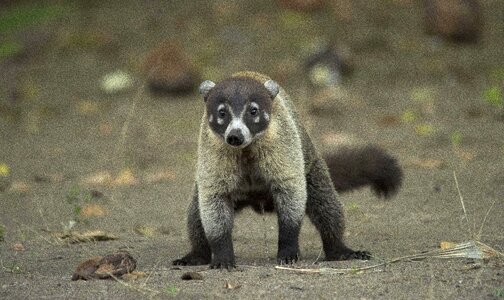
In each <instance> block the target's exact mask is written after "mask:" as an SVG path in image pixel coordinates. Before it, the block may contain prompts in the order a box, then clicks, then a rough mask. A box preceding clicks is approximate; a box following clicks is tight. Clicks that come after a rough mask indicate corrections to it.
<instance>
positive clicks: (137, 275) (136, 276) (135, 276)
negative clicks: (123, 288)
mask: <svg viewBox="0 0 504 300" xmlns="http://www.w3.org/2000/svg"><path fill="white" fill-rule="evenodd" d="M144 277H147V273H145V272H139V271H133V272H131V273H126V274H124V275H123V276H122V277H121V279H122V280H124V281H127V282H131V281H135V280H138V279H140V278H144Z"/></svg>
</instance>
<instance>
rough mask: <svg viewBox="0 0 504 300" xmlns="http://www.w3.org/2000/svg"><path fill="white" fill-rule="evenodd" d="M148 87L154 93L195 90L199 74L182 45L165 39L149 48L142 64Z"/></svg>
mask: <svg viewBox="0 0 504 300" xmlns="http://www.w3.org/2000/svg"><path fill="white" fill-rule="evenodd" d="M143 69H144V72H145V73H146V75H147V83H148V86H149V89H150V90H151V91H152V92H153V93H155V94H160V95H163V94H173V93H190V92H193V91H195V90H196V85H197V84H198V83H199V77H200V76H199V74H198V72H197V71H196V68H195V67H194V66H193V64H192V63H191V62H190V60H189V58H188V57H187V55H186V54H185V53H184V51H183V49H182V47H181V46H180V45H178V44H177V43H175V42H172V41H165V42H163V43H161V44H160V45H159V46H158V47H156V48H154V49H153V50H151V51H150V52H149V53H148V54H147V56H146V58H145V62H144V65H143Z"/></svg>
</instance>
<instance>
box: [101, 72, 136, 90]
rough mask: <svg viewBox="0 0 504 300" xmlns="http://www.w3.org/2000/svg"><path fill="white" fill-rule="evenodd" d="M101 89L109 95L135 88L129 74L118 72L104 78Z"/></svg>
mask: <svg viewBox="0 0 504 300" xmlns="http://www.w3.org/2000/svg"><path fill="white" fill-rule="evenodd" d="M100 86H101V89H102V90H103V91H104V92H105V93H107V94H117V93H120V92H124V91H127V90H130V89H131V88H132V87H133V78H132V77H131V75H129V74H128V73H126V72H124V71H121V70H118V71H115V72H112V73H109V74H106V75H105V76H103V78H102V80H101V84H100Z"/></svg>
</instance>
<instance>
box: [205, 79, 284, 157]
mask: <svg viewBox="0 0 504 300" xmlns="http://www.w3.org/2000/svg"><path fill="white" fill-rule="evenodd" d="M199 90H200V94H201V95H202V96H203V98H204V100H205V103H206V114H207V117H208V125H209V127H210V128H211V129H212V131H213V132H214V133H215V134H216V135H218V136H220V137H221V138H222V140H223V141H224V142H225V143H226V144H228V145H230V146H232V147H238V148H244V147H247V146H248V145H249V144H250V143H252V141H253V140H254V138H256V137H257V136H260V135H261V133H263V132H264V131H265V130H266V129H267V128H268V125H269V123H270V116H271V105H272V101H273V99H274V98H275V97H276V95H277V94H278V92H279V86H278V84H277V83H276V82H275V81H273V80H268V81H266V82H265V83H264V84H262V83H260V82H259V81H257V80H254V79H252V78H248V77H233V78H230V79H226V80H224V81H221V82H219V83H217V84H216V83H214V82H212V81H210V80H206V81H204V82H203V83H201V85H200V88H199Z"/></svg>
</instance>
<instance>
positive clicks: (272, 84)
mask: <svg viewBox="0 0 504 300" xmlns="http://www.w3.org/2000/svg"><path fill="white" fill-rule="evenodd" d="M264 87H265V88H266V89H267V90H268V93H269V94H270V96H271V99H275V97H276V95H277V94H278V92H279V91H280V86H279V85H278V83H276V81H274V80H271V79H270V80H268V81H266V82H265V83H264Z"/></svg>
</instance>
